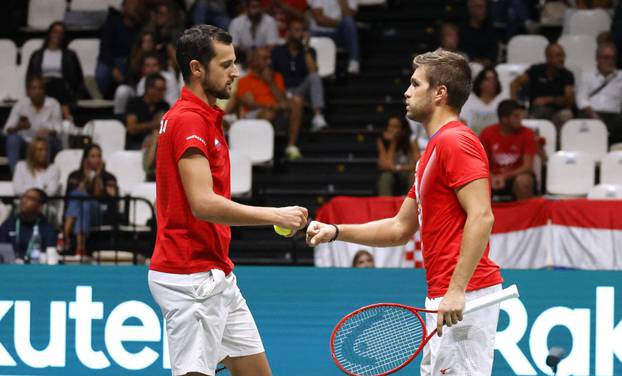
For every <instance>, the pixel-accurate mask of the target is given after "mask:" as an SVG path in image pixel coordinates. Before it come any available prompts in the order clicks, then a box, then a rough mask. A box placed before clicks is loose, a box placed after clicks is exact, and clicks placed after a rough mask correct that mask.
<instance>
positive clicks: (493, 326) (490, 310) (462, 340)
mask: <svg viewBox="0 0 622 376" xmlns="http://www.w3.org/2000/svg"><path fill="white" fill-rule="evenodd" d="M500 290H501V285H500V284H499V285H495V286H490V287H486V288H483V289H480V290H475V291H469V292H467V293H466V299H467V301H468V300H471V299H474V298H478V297H480V296H484V295H488V294H491V293H493V292H496V291H500ZM442 299H443V298H442V297H441V298H435V299H429V298H426V300H425V308H426V309H431V310H436V309H438V306H439V304H440V303H441V300H442ZM425 321H426V328H428V331H431V330H434V328H436V324H437V321H436V314H435V313H426V316H425ZM498 321H499V304H495V305H492V306H490V307H486V308H484V309H481V310H478V311H473V312H470V313H468V314H466V315H464V316H463V319H462V321H460V322H459V323H458V324H457V325H454V326H452V327H451V328H449V327H446V326H445V327H443V336H442V337H439V336H437V335H435V336H434V337H432V338H431V339H430V341H429V342H428V343H427V345H426V346H425V347H424V349H423V358H422V359H421V376H430V375H434V376H439V375H461V376H484V375H485V376H489V375H490V374H491V373H492V360H493V357H494V346H495V335H496V334H497V322H498Z"/></svg>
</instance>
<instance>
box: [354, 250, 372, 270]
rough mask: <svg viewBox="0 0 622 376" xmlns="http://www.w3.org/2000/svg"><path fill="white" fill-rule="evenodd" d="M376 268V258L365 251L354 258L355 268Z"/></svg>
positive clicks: (356, 254) (357, 253) (360, 251)
mask: <svg viewBox="0 0 622 376" xmlns="http://www.w3.org/2000/svg"><path fill="white" fill-rule="evenodd" d="M374 266H375V264H374V256H372V254H371V253H369V251H367V250H365V249H361V250H359V251H358V252H356V253H355V254H354V257H353V258H352V267H353V268H373V267H374Z"/></svg>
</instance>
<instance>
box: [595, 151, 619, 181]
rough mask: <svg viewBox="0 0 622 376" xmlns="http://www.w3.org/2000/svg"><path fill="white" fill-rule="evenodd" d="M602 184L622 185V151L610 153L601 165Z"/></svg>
mask: <svg viewBox="0 0 622 376" xmlns="http://www.w3.org/2000/svg"><path fill="white" fill-rule="evenodd" d="M600 182H601V183H603V184H620V185H622V151H610V152H609V153H607V155H605V156H604V157H603V159H602V161H601V163H600Z"/></svg>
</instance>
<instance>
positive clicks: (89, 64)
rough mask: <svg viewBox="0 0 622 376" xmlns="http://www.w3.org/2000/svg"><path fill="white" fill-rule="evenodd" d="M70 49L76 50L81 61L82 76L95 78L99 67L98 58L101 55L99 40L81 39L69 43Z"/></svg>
mask: <svg viewBox="0 0 622 376" xmlns="http://www.w3.org/2000/svg"><path fill="white" fill-rule="evenodd" d="M68 47H69V48H70V49H72V50H74V51H75V52H76V54H77V55H78V59H80V64H81V65H82V74H83V75H84V76H85V77H86V76H91V77H94V76H95V67H96V66H97V56H98V55H99V39H96V38H79V39H74V40H72V41H71V42H70V43H69V46H68Z"/></svg>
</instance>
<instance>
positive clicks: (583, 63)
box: [558, 35, 596, 78]
mask: <svg viewBox="0 0 622 376" xmlns="http://www.w3.org/2000/svg"><path fill="white" fill-rule="evenodd" d="M558 43H559V44H560V45H561V46H562V47H563V48H564V51H565V52H566V67H567V68H569V69H570V67H573V66H574V67H578V68H581V69H583V70H587V69H592V68H594V67H595V66H596V38H594V37H592V36H587V35H564V36H562V37H561V38H559V40H558ZM571 70H572V69H571ZM575 78H577V77H575Z"/></svg>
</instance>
